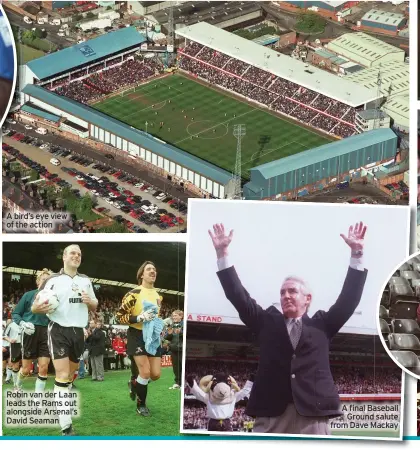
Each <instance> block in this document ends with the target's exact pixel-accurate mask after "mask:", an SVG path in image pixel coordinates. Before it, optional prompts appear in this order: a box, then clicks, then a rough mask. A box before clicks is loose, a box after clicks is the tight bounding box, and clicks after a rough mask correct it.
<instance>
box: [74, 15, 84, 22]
mask: <svg viewBox="0 0 420 450" xmlns="http://www.w3.org/2000/svg"><path fill="white" fill-rule="evenodd" d="M82 19H83V16H82V15H81V14H76V15H75V16H73V19H72V21H73V22H80V21H81V20H82Z"/></svg>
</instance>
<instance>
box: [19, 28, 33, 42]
mask: <svg viewBox="0 0 420 450" xmlns="http://www.w3.org/2000/svg"><path fill="white" fill-rule="evenodd" d="M35 37H36V36H35V33H34V32H33V31H32V30H25V31H24V32H23V33H22V40H26V41H33V40H34V39H35Z"/></svg>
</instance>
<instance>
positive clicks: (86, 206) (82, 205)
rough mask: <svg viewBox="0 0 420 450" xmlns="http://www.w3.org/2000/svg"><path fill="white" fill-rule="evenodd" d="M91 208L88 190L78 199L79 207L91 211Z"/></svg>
mask: <svg viewBox="0 0 420 450" xmlns="http://www.w3.org/2000/svg"><path fill="white" fill-rule="evenodd" d="M92 208H93V201H92V198H91V196H90V195H89V193H88V192H86V194H85V195H84V196H83V198H82V200H81V201H80V209H81V210H82V211H91V210H92Z"/></svg>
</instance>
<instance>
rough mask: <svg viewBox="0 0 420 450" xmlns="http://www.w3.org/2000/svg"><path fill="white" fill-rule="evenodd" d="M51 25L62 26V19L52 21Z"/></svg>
mask: <svg viewBox="0 0 420 450" xmlns="http://www.w3.org/2000/svg"><path fill="white" fill-rule="evenodd" d="M50 25H61V20H60V19H53V20H51V21H50Z"/></svg>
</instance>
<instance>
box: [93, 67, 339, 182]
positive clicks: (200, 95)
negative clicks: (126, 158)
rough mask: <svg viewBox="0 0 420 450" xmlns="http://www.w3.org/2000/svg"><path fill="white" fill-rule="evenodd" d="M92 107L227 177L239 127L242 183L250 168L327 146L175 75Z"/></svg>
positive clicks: (268, 115) (277, 119)
mask: <svg viewBox="0 0 420 450" xmlns="http://www.w3.org/2000/svg"><path fill="white" fill-rule="evenodd" d="M93 107H94V108H96V109H97V110H99V111H102V112H103V113H105V114H107V115H108V116H112V117H114V118H116V119H118V120H120V121H122V122H124V123H126V124H128V125H130V126H132V127H134V128H136V129H139V130H144V131H147V132H148V133H150V134H152V135H153V136H156V137H158V138H160V139H162V140H164V141H165V142H167V143H169V144H172V145H174V146H175V147H177V148H180V149H181V150H185V151H186V152H188V153H191V154H193V155H195V156H198V157H199V158H201V159H203V160H206V161H208V162H211V163H213V164H215V165H216V166H218V167H221V168H223V169H225V170H227V171H229V172H232V171H234V168H235V160H236V146H237V141H236V138H235V136H234V135H233V128H234V125H236V124H243V125H245V126H246V136H245V137H244V138H243V140H242V174H243V177H244V178H249V169H250V168H251V167H255V166H258V165H260V164H264V163H266V162H269V161H273V160H276V159H280V158H284V157H285V156H289V155H293V154H295V153H299V152H302V151H304V150H308V149H311V148H314V147H318V146H320V145H323V144H326V143H328V142H330V141H332V140H333V139H332V138H329V137H327V136H325V135H321V134H319V133H316V132H315V131H311V130H309V129H307V128H305V127H303V126H300V125H298V124H297V123H295V122H292V121H289V120H285V119H282V118H280V117H279V116H277V115H275V114H273V113H271V112H269V111H268V110H266V109H264V108H259V107H257V106H255V105H252V104H249V103H246V102H245V101H242V100H240V99H239V97H238V98H233V97H232V96H230V95H228V94H225V93H223V92H220V91H218V90H215V89H213V88H211V87H208V86H205V85H203V84H201V83H199V82H197V81H194V80H192V79H190V78H187V77H185V76H183V75H180V74H176V75H169V76H167V77H164V78H160V79H158V80H152V81H150V82H149V83H147V84H144V85H141V86H139V87H137V88H136V89H134V88H133V89H130V90H128V91H125V92H124V93H122V94H119V95H116V96H113V97H110V98H108V99H106V100H104V101H102V102H98V103H96V104H94V105H93ZM160 122H163V123H164V125H163V126H162V127H160ZM146 123H147V125H146ZM146 129H147V130H146Z"/></svg>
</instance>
